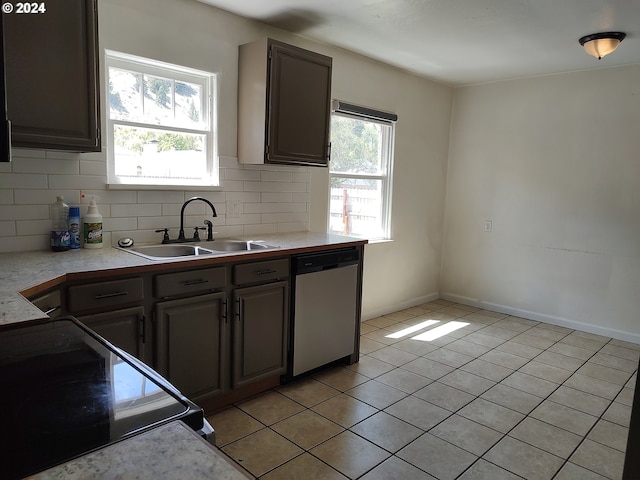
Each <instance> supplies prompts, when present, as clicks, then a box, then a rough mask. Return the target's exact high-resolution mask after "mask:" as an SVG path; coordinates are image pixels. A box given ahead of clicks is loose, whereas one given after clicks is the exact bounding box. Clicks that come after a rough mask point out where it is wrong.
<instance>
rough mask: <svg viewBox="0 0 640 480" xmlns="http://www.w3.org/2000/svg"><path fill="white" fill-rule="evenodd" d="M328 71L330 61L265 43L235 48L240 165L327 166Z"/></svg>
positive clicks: (329, 89)
mask: <svg viewBox="0 0 640 480" xmlns="http://www.w3.org/2000/svg"><path fill="white" fill-rule="evenodd" d="M331 67H332V59H331V57H327V56H325V55H320V54H318V53H314V52H310V51H309V50H305V49H302V48H299V47H294V46H292V45H287V44H286V43H282V42H279V41H276V40H272V39H270V38H267V39H263V40H259V41H256V42H253V43H248V44H246V45H241V46H240V57H239V71H238V161H239V162H240V163H248V164H263V163H264V164H270V163H271V164H293V165H315V166H323V167H326V166H327V165H328V163H329V155H330V145H329V122H330V117H331Z"/></svg>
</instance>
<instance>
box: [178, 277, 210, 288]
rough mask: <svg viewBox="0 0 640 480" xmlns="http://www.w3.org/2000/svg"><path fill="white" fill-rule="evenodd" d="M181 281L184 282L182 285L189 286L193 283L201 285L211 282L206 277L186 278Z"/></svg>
mask: <svg viewBox="0 0 640 480" xmlns="http://www.w3.org/2000/svg"><path fill="white" fill-rule="evenodd" d="M180 283H182V285H185V286H187V287H189V286H191V285H201V284H203V283H209V280H206V279H204V278H197V279H194V280H185V281H183V282H180Z"/></svg>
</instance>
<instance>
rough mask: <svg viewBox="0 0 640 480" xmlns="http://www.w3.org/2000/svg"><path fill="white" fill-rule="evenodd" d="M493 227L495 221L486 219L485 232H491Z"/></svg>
mask: <svg viewBox="0 0 640 480" xmlns="http://www.w3.org/2000/svg"><path fill="white" fill-rule="evenodd" d="M492 228H493V223H492V222H491V220H485V221H484V231H485V232H490V231H491V229H492Z"/></svg>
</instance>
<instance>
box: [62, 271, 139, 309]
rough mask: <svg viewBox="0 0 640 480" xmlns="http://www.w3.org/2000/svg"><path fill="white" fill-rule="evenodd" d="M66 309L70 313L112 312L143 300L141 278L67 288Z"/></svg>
mask: <svg viewBox="0 0 640 480" xmlns="http://www.w3.org/2000/svg"><path fill="white" fill-rule="evenodd" d="M68 294H69V298H68V304H67V307H68V309H69V311H70V312H71V313H76V312H80V311H84V310H113V309H114V308H118V307H121V306H125V305H130V304H132V303H135V302H140V301H142V299H143V298H144V290H143V282H142V278H127V279H125V280H112V281H109V282H98V283H90V284H88V285H76V286H74V287H69V291H68Z"/></svg>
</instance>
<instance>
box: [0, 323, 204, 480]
mask: <svg viewBox="0 0 640 480" xmlns="http://www.w3.org/2000/svg"><path fill="white" fill-rule="evenodd" d="M0 388H1V390H0V478H3V479H4V478H7V479H11V478H22V477H24V476H26V475H30V474H33V473H36V472H39V471H41V470H44V469H46V468H49V467H51V466H53V465H57V464H59V463H62V462H65V461H67V460H70V459H72V458H74V457H76V456H79V455H82V454H84V453H87V452H89V451H91V450H93V449H96V448H99V447H103V446H105V445H108V444H110V443H112V442H115V441H118V440H121V439H123V438H126V437H128V436H131V435H133V434H135V433H138V432H140V431H144V430H146V429H149V428H151V427H154V426H156V425H159V424H161V423H164V422H166V421H170V420H174V419H178V418H179V419H181V420H183V421H184V422H185V423H187V424H188V425H189V426H190V427H192V428H194V429H195V430H197V429H200V428H202V419H203V414H202V410H201V409H200V408H199V407H197V406H196V405H195V404H193V403H192V402H190V401H189V400H187V399H186V398H185V397H183V396H182V395H181V394H180V392H178V391H177V390H175V388H173V387H172V386H171V385H170V384H169V383H168V382H166V380H164V379H163V378H162V377H160V376H159V375H158V374H157V373H155V372H154V371H153V370H151V369H150V368H148V367H147V366H146V365H144V364H143V363H141V362H139V361H138V360H136V359H135V358H133V357H131V356H130V355H127V354H126V353H124V352H122V351H120V350H118V349H116V348H115V347H113V345H111V344H109V343H108V342H106V341H105V340H104V339H102V338H101V337H99V336H97V335H95V334H94V333H93V332H91V331H90V330H89V329H87V328H86V327H85V326H84V325H82V324H81V323H79V322H78V321H77V320H76V319H74V318H72V317H67V318H62V319H57V320H53V321H50V322H47V323H44V324H37V325H36V324H24V325H23V326H20V327H17V328H12V329H9V330H2V331H0Z"/></svg>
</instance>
